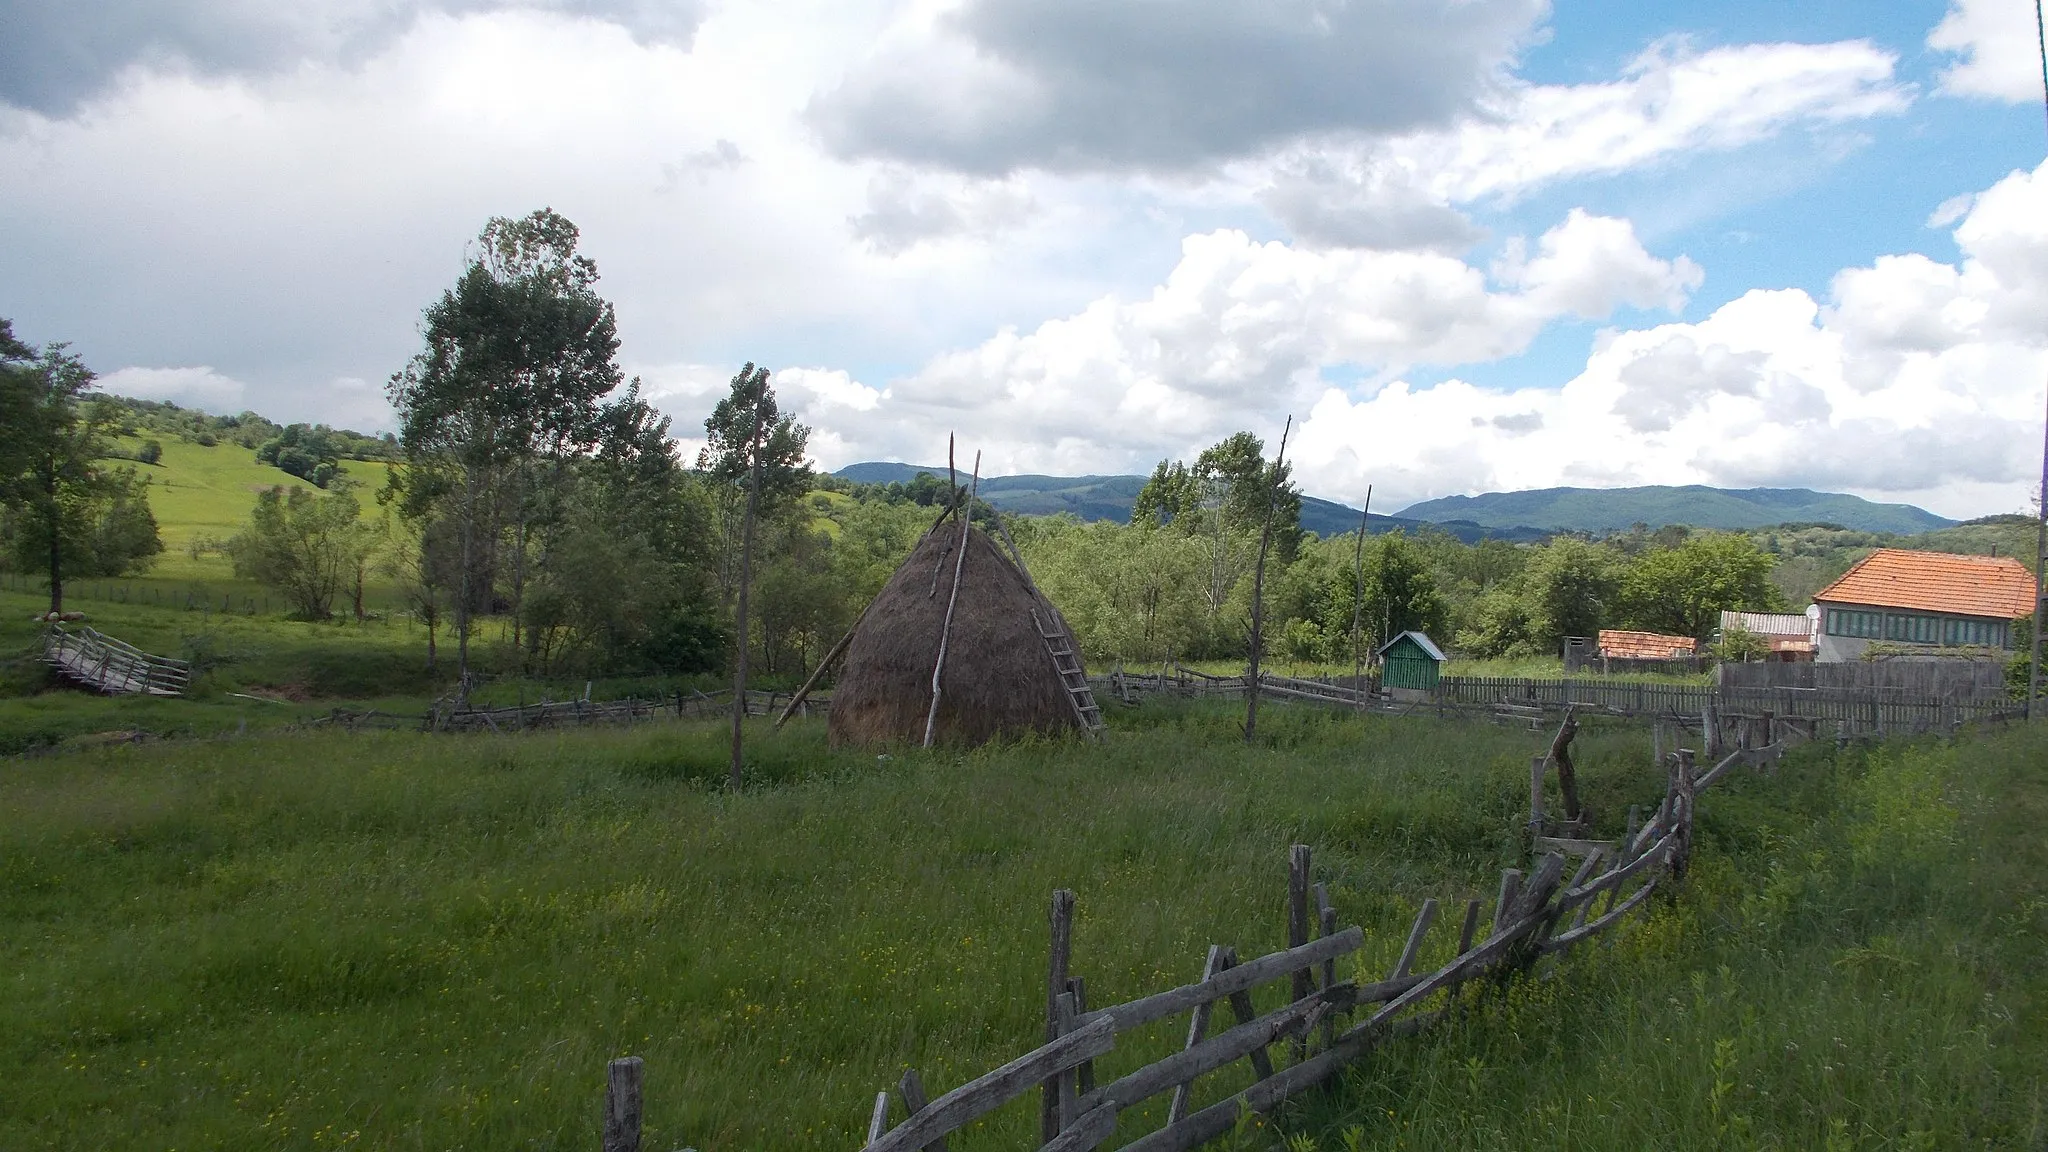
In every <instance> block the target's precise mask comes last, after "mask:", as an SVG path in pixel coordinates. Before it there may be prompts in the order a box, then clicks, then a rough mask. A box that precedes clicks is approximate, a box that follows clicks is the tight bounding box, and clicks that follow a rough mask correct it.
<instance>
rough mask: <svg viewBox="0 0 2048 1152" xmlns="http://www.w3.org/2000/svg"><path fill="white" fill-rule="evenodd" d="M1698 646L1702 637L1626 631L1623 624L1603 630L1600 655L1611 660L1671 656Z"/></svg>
mask: <svg viewBox="0 0 2048 1152" xmlns="http://www.w3.org/2000/svg"><path fill="white" fill-rule="evenodd" d="M1698 649H1699V641H1697V640H1694V639H1693V638H1692V637H1690V636H1666V635H1664V634H1663V633H1661V632H1624V631H1622V630H1621V629H1619V628H1602V629H1601V630H1600V655H1602V656H1604V657H1606V658H1608V659H1610V660H1669V659H1671V658H1672V657H1674V656H1691V655H1694V654H1695V653H1696V652H1697V651H1698Z"/></svg>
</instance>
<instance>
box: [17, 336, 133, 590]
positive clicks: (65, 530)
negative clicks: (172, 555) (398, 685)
mask: <svg viewBox="0 0 2048 1152" xmlns="http://www.w3.org/2000/svg"><path fill="white" fill-rule="evenodd" d="M92 382H93V374H92V372H91V371H90V370H88V369H87V368H86V367H85V365H84V363H83V362H81V361H80V360H79V359H78V357H76V356H74V355H72V354H71V353H69V352H67V351H65V345H63V344H50V345H47V346H45V347H44V348H43V349H42V351H41V352H40V353H39V354H38V353H36V352H35V351H34V350H33V349H31V348H29V347H28V346H27V345H25V344H23V343H22V342H21V341H19V340H17V339H15V337H14V330H13V325H11V324H8V323H7V322H5V321H0V418H4V426H5V427H6V429H7V435H6V436H4V437H0V441H4V443H5V446H4V447H0V500H4V504H5V508H6V518H5V525H4V528H5V536H6V539H7V544H8V552H9V553H10V554H11V558H12V560H13V561H14V562H15V563H16V564H17V565H19V566H20V567H22V568H24V569H27V570H41V571H42V572H43V573H44V574H45V576H46V578H47V579H48V581H49V587H50V609H49V610H50V612H51V613H53V614H55V613H61V612H62V611H63V610H64V581H65V580H66V579H67V578H70V577H77V576H115V575H120V574H123V573H126V572H132V571H137V570H140V569H141V568H142V567H143V566H145V565H147V564H148V562H149V560H150V558H151V557H153V556H155V555H156V554H157V553H159V552H161V551H163V542H162V540H161V539H160V538H159V536H158V534H157V526H156V518H155V517H154V516H153V515H151V513H150V509H149V499H148V496H147V493H146V491H145V489H146V485H144V484H143V483H141V482H140V481H139V480H138V479H137V478H136V476H135V473H134V470H133V469H109V468H107V467H105V466H104V465H103V464H102V459H103V458H104V457H105V456H106V455H107V453H108V450H109V447H110V446H109V444H108V442H107V438H106V432H107V430H108V428H109V427H110V426H111V425H112V424H113V422H114V420H115V418H116V413H115V411H114V410H113V409H112V408H111V407H110V406H107V405H104V404H98V403H88V402H87V400H86V392H87V389H89V388H90V387H91V386H92Z"/></svg>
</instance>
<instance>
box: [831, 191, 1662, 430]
mask: <svg viewBox="0 0 2048 1152" xmlns="http://www.w3.org/2000/svg"><path fill="white" fill-rule="evenodd" d="M1535 247H1536V250H1537V252H1538V255H1537V256H1536V257H1535V258H1534V259H1533V260H1528V261H1526V262H1523V263H1519V264H1517V265H1516V266H1514V267H1513V268H1512V269H1510V270H1508V273H1507V274H1506V275H1504V276H1502V277H1501V278H1499V280H1498V282H1497V283H1489V280H1488V277H1487V275H1486V274H1485V273H1483V272H1482V271H1480V270H1479V269H1477V268H1474V267H1472V266H1471V265H1468V264H1466V263H1464V262H1462V261H1460V260H1457V259H1455V258H1452V257H1449V256H1444V255H1441V254H1434V253H1420V252H1363V251H1355V250H1338V251H1330V252H1316V251H1309V250H1304V249H1300V248H1295V247H1291V246H1289V245H1286V244H1282V243H1278V242H1267V243H1258V242H1255V241H1253V240H1252V239H1250V238H1249V237H1247V236H1246V235H1245V234H1244V233H1242V232H1239V231H1235V230H1228V229H1226V230H1220V231H1217V232H1212V233H1208V234H1205V235H1199V236H1191V237H1188V238H1187V240H1185V241H1184V242H1183V244H1182V250H1181V258H1180V261H1179V263H1178V264H1177V265H1176V266H1175V267H1174V269H1173V271H1172V272H1171V273H1170V274H1169V275H1168V276H1167V277H1166V280H1165V282H1164V283H1163V284H1161V285H1159V287H1158V288H1156V289H1155V290H1154V291H1153V292H1152V293H1151V295H1150V296H1149V297H1146V298H1143V299H1138V300H1131V301H1125V300H1120V299H1117V298H1115V297H1105V298H1102V299H1098V300H1096V301H1095V302H1093V303H1092V304H1090V305H1088V306H1087V307H1086V308H1084V309H1082V310H1081V311H1079V312H1077V313H1074V314H1072V315H1069V316H1066V317H1063V318H1060V319H1056V320H1051V321H1047V322H1046V323H1044V324H1041V325H1040V326H1038V327H1037V328H1036V329H1034V330H1032V331H1030V332H1020V331H1017V330H1014V329H1010V330H1005V331H1003V332H1001V333H999V334H998V335H997V336H995V337H994V338H992V339H990V340H988V341H986V342H984V343H982V344H981V345H980V346H978V347H975V348H971V349H967V350H964V351H959V352H953V353H948V354H945V355H942V356H939V357H937V358H935V359H934V360H932V361H931V362H930V363H928V364H927V365H926V366H925V367H924V368H923V369H922V370H920V371H918V372H917V373H915V374H914V375H912V376H910V377H909V378H907V379H903V380H899V381H896V382H894V383H892V385H891V386H890V388H889V391H888V392H887V393H885V394H880V393H876V392H875V391H874V390H873V389H872V388H865V389H861V390H860V391H859V392H858V393H854V394H853V395H856V396H857V397H858V400H859V404H858V405H852V404H848V403H846V402H844V401H843V400H840V399H839V396H840V395H842V394H844V389H845V385H842V384H840V383H838V382H837V381H834V382H833V383H832V384H831V386H830V387H829V388H828V387H823V386H821V385H818V384H812V383H810V381H812V380H815V379H817V378H816V377H812V376H807V377H804V378H803V380H804V382H805V384H806V386H807V388H808V389H809V390H810V391H812V393H813V394H814V395H815V396H816V397H817V401H816V403H817V404H823V403H827V402H830V403H836V404H837V405H838V409H837V410H834V411H832V412H830V413H829V416H830V418H829V419H828V418H827V414H825V413H823V412H821V413H820V415H819V416H818V417H817V422H818V423H819V424H820V425H829V426H831V427H833V428H835V429H837V430H838V431H839V432H840V433H841V434H843V435H845V436H846V437H847V438H848V439H849V440H851V441H854V442H857V443H860V444H864V445H867V446H868V447H869V448H870V449H871V450H879V454H884V455H896V456H902V457H905V458H912V457H914V458H923V457H925V456H928V455H929V453H930V451H931V445H932V444H935V443H937V442H938V441H939V440H940V439H941V438H943V437H944V435H945V434H946V433H947V432H948V431H950V430H958V431H961V432H963V433H965V434H967V435H969V436H970V437H973V438H976V439H978V440H980V441H981V442H982V444H983V445H984V446H986V447H987V448H988V450H989V459H990V462H991V466H992V467H993V468H996V469H1001V470H1024V469H1029V470H1052V471H1057V470H1061V469H1067V468H1075V469H1105V468H1107V469H1112V470H1123V469H1130V468H1134V467H1142V466H1148V465H1149V464H1150V463H1151V462H1152V461H1153V460H1156V459H1157V458H1159V457H1160V456H1161V455H1179V454H1185V453H1188V452H1191V451H1193V450H1196V449H1199V448H1200V447H1203V446H1205V445H1206V444H1207V443H1209V442H1211V441H1213V440H1215V439H1218V438H1220V437H1221V436H1223V435H1227V434H1228V433H1230V432H1232V431H1235V430H1237V429H1239V428H1242V427H1246V426H1258V425H1261V424H1265V423H1272V422H1273V421H1274V420H1276V419H1277V417H1278V414H1280V413H1283V412H1285V411H1287V410H1288V409H1289V408H1290V407H1291V408H1293V409H1294V410H1296V411H1302V410H1305V409H1306V408H1307V407H1308V405H1309V404H1311V403H1313V402H1314V401H1315V399H1316V397H1317V396H1318V394H1319V393H1320V392H1321V391H1322V390H1323V385H1322V384H1321V382H1320V370H1321V369H1322V368H1324V367H1326V366H1333V365H1340V364H1350V365H1361V366H1366V367H1369V368H1371V369H1373V370H1376V371H1378V372H1380V373H1381V374H1383V375H1391V374H1392V373H1394V372H1397V371H1399V370H1400V369H1403V368H1405V367H1407V366H1410V365H1417V364H1440V365H1448V364H1461V363H1470V362H1474V361H1487V360H1496V359H1500V358H1502V357H1505V356H1510V355H1514V354H1516V353H1518V352H1520V351H1522V350H1523V349H1524V348H1526V347H1527V345H1528V343H1529V341H1530V340H1532V339H1533V338H1534V337H1535V335H1536V333H1537V332H1538V331H1540V330H1541V329H1542V327H1543V326H1544V325H1545V324H1546V323H1548V322H1550V321H1551V320H1553V319H1556V318H1558V317H1560V316H1564V315H1578V316H1583V317H1586V318H1594V319H1597V318H1600V317H1604V316H1605V315H1606V314H1607V313H1608V312H1610V311H1611V310H1612V309H1613V308H1615V307H1616V306H1617V305H1619V304H1622V303H1632V304H1636V305H1638V306H1668V307H1676V306H1678V305H1679V304H1681V303H1682V302H1683V300H1684V296H1685V293H1686V291H1687V290H1688V288H1689V287H1690V286H1691V285H1692V284H1694V283H1696V282H1697V278H1698V270H1697V269H1696V268H1694V267H1693V266H1692V265H1691V263H1690V262H1688V261H1686V260H1684V258H1683V257H1681V258H1679V259H1677V260H1675V261H1665V260H1660V259H1658V258H1656V257H1653V256H1651V255H1650V254H1649V253H1647V252H1645V251H1643V249H1642V247H1641V245H1640V244H1639V243H1637V242H1636V240H1635V237H1634V234H1633V232H1632V230H1631V229H1630V228H1629V226H1628V224H1627V222H1626V221H1619V220H1611V219H1606V218H1602V217H1595V216H1590V215H1587V214H1585V213H1583V212H1573V213H1571V214H1570V215H1569V216H1568V217H1567V219H1566V220H1565V221H1564V222H1563V223H1561V224H1559V225H1558V226H1557V227H1556V228H1554V229H1552V230H1551V231H1549V232H1547V233H1545V234H1544V235H1543V236H1542V237H1541V238H1539V240H1538V241H1537V243H1536V246H1535ZM871 400H872V401H873V402H872V403H871V404H870V403H869V401H871ZM861 405H865V407H861ZM849 409H857V410H849ZM1503 415H1506V416H1509V417H1514V416H1515V415H1516V414H1515V413H1503ZM1527 415H1528V414H1527V413H1526V412H1524V413H1523V414H1522V417H1523V418H1522V419H1520V420H1516V419H1509V420H1508V421H1506V422H1504V423H1503V424H1502V425H1500V426H1499V427H1500V428H1501V430H1502V431H1504V432H1506V433H1507V434H1509V435H1521V434H1526V433H1527V432H1528V431H1530V430H1532V429H1533V428H1534V427H1535V425H1533V424H1531V423H1529V421H1528V420H1527V418H1526V417H1527Z"/></svg>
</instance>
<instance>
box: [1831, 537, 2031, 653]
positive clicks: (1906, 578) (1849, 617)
mask: <svg viewBox="0 0 2048 1152" xmlns="http://www.w3.org/2000/svg"><path fill="white" fill-rule="evenodd" d="M2035 594H2036V587H2035V584H2034V574H2033V573H2032V572H2029V571H2028V570H2027V567H2026V565H2024V564H2021V563H2020V562H2019V561H2017V560H2014V559H2012V558H2011V557H2005V556H1958V555H1954V554H1951V553H1947V552H1913V551H1909V550H1907V549H1903V548H1879V549H1878V550H1877V551H1875V552H1872V553H1871V554H1870V555H1868V556H1866V557H1864V558H1863V559H1862V560H1859V561H1857V563H1856V566H1855V567H1853V568H1851V569H1849V570H1848V571H1847V572H1845V573H1843V574H1842V578H1841V579H1840V580H1837V581H1835V582H1834V583H1833V584H1830V585H1828V586H1827V587H1825V588H1823V589H1821V590H1820V591H1819V592H1816V593H1814V596H1813V603H1814V607H1815V608H1816V609H1817V610H1818V611H1819V614H1820V635H1819V637H1818V640H1819V644H1820V652H1819V659H1820V660H1821V661H1823V662H1831V663H1833V662H1843V661H1849V660H1860V659H1862V658H1863V655H1864V653H1865V652H1867V651H1869V649H1870V647H1871V645H1873V644H1884V645H1887V646H1898V647H1902V648H1905V649H1907V650H1908V651H1912V650H1924V651H1925V652H1926V654H1927V655H1929V656H1940V655H1943V654H1944V650H1953V649H1960V648H1977V649H1984V648H1992V649H2005V648H2011V647H2012V644H2013V628H2012V624H2013V621H2015V620H2018V619H2021V618H2022V617H2025V616H2030V615H2032V614H2033V611H2034V597H2035Z"/></svg>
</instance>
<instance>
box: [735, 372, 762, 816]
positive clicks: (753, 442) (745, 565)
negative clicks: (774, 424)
mask: <svg viewBox="0 0 2048 1152" xmlns="http://www.w3.org/2000/svg"><path fill="white" fill-rule="evenodd" d="M763 407H764V405H763V404H762V403H761V402H759V401H756V402H755V404H754V434H753V436H752V437H750V438H749V439H748V440H747V454H748V460H749V462H748V465H747V511H746V515H745V518H744V519H742V520H741V521H740V525H741V526H740V596H739V616H738V619H737V621H736V623H737V625H738V627H737V629H736V631H737V632H738V633H739V656H738V658H737V659H735V660H734V661H733V672H732V774H731V778H730V780H729V783H731V785H732V790H733V791H735V792H737V791H739V790H740V763H741V757H740V750H741V741H742V738H743V737H742V729H743V728H744V727H745V725H746V721H747V586H748V585H750V584H752V583H753V579H754V510H755V507H756V505H757V504H758V503H759V501H760V498H761V433H762V431H763V430H764V427H765V423H766V421H765V419H764V417H763V412H762V409H763Z"/></svg>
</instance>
